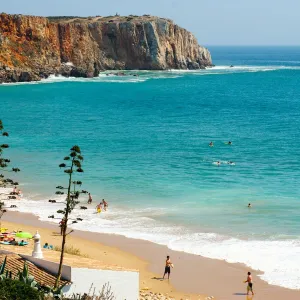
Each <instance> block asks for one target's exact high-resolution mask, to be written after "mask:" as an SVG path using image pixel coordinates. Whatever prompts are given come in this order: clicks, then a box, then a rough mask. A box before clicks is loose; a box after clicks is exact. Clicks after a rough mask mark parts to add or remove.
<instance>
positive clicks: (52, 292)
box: [41, 283, 68, 299]
mask: <svg viewBox="0 0 300 300" xmlns="http://www.w3.org/2000/svg"><path fill="white" fill-rule="evenodd" d="M67 284H68V283H65V284H63V285H61V286H60V287H58V288H53V287H50V286H44V287H42V288H41V290H42V291H43V292H44V295H45V298H46V299H47V298H50V299H63V296H64V295H63V288H64V287H65V286H66V285H67Z"/></svg>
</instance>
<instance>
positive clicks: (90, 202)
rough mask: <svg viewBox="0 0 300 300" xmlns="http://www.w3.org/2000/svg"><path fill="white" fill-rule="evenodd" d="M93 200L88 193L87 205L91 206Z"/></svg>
mask: <svg viewBox="0 0 300 300" xmlns="http://www.w3.org/2000/svg"><path fill="white" fill-rule="evenodd" d="M92 201H93V198H92V195H91V193H89V200H88V204H92Z"/></svg>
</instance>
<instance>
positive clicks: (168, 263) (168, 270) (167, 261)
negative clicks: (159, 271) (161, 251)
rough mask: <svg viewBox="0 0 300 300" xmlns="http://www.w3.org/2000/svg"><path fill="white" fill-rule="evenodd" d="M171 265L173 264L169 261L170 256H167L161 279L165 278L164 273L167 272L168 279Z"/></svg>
mask: <svg viewBox="0 0 300 300" xmlns="http://www.w3.org/2000/svg"><path fill="white" fill-rule="evenodd" d="M171 267H173V264H172V262H171V259H170V256H167V259H166V265H165V272H164V276H163V279H165V276H166V274H168V279H170V274H171Z"/></svg>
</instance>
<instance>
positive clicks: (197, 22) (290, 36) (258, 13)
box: [0, 0, 300, 46]
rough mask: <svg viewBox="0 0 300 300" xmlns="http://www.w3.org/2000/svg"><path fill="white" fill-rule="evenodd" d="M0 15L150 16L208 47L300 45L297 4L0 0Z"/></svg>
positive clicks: (293, 0) (279, 0)
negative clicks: (170, 23) (165, 20)
mask: <svg viewBox="0 0 300 300" xmlns="http://www.w3.org/2000/svg"><path fill="white" fill-rule="evenodd" d="M0 1H1V2H2V3H1V9H0V10H1V11H2V12H6V13H11V14H27V15H39V16H95V15H101V16H108V15H114V14H115V13H118V14H120V15H130V14H133V15H143V14H150V15H156V16H160V17H167V18H171V19H173V20H174V22H175V23H176V24H178V25H180V26H182V27H184V28H186V29H188V30H189V31H191V32H192V33H194V34H195V36H196V37H197V38H198V41H199V43H200V44H202V45H205V46H209V45H300V34H299V29H300V17H299V12H300V0H113V1H111V0H85V1H83V0H26V1H24V0H9V1H4V0H0Z"/></svg>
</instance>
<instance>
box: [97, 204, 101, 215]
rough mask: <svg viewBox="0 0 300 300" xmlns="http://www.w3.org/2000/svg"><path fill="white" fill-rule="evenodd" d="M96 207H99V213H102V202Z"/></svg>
mask: <svg viewBox="0 0 300 300" xmlns="http://www.w3.org/2000/svg"><path fill="white" fill-rule="evenodd" d="M96 209H97V213H98V214H100V213H101V211H102V202H101V203H99V204H98V205H97V206H96Z"/></svg>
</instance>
